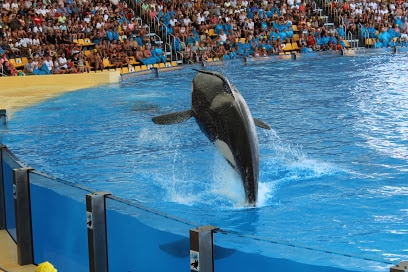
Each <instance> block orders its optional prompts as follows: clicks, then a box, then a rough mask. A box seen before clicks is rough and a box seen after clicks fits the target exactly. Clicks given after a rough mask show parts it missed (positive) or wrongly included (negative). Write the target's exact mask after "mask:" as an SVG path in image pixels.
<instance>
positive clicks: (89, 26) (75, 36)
mask: <svg viewBox="0 0 408 272" xmlns="http://www.w3.org/2000/svg"><path fill="white" fill-rule="evenodd" d="M1 3H2V6H1V17H0V34H1V49H0V54H1V59H0V62H1V65H2V67H1V68H2V70H1V72H2V73H3V74H7V75H16V74H17V73H18V71H17V70H16V69H15V67H13V64H12V63H11V62H10V61H9V59H15V58H21V57H27V63H26V64H25V67H24V73H25V74H50V73H77V72H89V71H90V68H91V67H92V68H93V69H94V70H95V71H97V70H103V69H104V68H105V66H106V65H110V66H112V67H123V66H126V65H130V63H131V61H132V60H135V61H137V62H140V63H142V64H154V63H159V62H166V61H167V57H166V52H165V51H166V50H165V49H163V44H164V45H166V44H167V42H169V43H170V44H171V45H172V46H171V48H172V50H173V53H175V52H178V53H180V52H181V54H183V57H184V59H185V60H186V61H187V62H198V61H205V60H207V59H208V58H219V59H233V58H238V57H240V58H241V57H249V56H269V55H274V54H281V53H282V52H287V51H288V50H289V49H288V45H290V47H291V48H293V50H299V51H300V52H309V51H315V50H340V49H342V48H344V47H345V46H346V44H345V42H344V41H343V39H344V38H345V35H346V33H347V32H351V33H353V34H355V35H360V36H361V37H364V38H367V37H370V38H376V39H377V41H376V44H375V45H376V46H379V47H383V46H390V45H393V44H392V43H393V42H395V39H394V38H398V41H400V42H401V41H402V42H404V41H405V42H406V38H407V26H408V0H390V1H389V2H386V1H383V0H380V1H378V0H346V1H341V0H340V1H339V0H331V1H329V5H330V6H331V9H332V10H336V11H337V14H339V15H340V16H341V18H342V19H341V20H340V21H341V25H336V26H335V25H333V26H330V27H328V26H327V24H326V22H327V21H326V20H325V19H324V18H323V17H321V16H320V15H321V14H320V12H319V11H315V9H314V8H315V3H313V2H312V0H194V1H182V0H144V1H143V2H139V1H137V2H136V4H135V7H136V8H135V9H136V10H137V11H140V14H136V13H135V11H134V10H133V9H131V8H129V7H128V5H127V4H126V3H125V2H122V1H119V0H93V1H89V0H3V1H2V2H1ZM139 16H141V18H143V21H142V20H141V19H140V17H139ZM149 22H150V23H151V22H156V23H158V24H156V25H158V27H157V28H156V29H154V27H153V24H151V25H150V26H147V25H146V23H149ZM359 26H361V27H359ZM150 30H151V31H153V32H157V33H158V35H159V36H160V37H161V39H162V41H161V42H157V40H156V39H153V38H152V37H154V36H152V35H148V34H149V31H150ZM80 40H82V41H84V40H85V41H87V42H86V43H79V41H80ZM165 47H166V46H165ZM106 59H107V60H109V61H108V62H106V61H105V60H106Z"/></svg>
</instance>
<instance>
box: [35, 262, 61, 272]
mask: <svg viewBox="0 0 408 272" xmlns="http://www.w3.org/2000/svg"><path fill="white" fill-rule="evenodd" d="M35 272H57V269H55V267H54V266H53V265H52V264H50V263H49V262H43V263H40V264H39V265H38V266H37V268H36V269H35Z"/></svg>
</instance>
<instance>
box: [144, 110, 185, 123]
mask: <svg viewBox="0 0 408 272" xmlns="http://www.w3.org/2000/svg"><path fill="white" fill-rule="evenodd" d="M192 116H193V111H192V110H186V111H178V112H173V113H169V114H164V115H159V116H155V117H153V118H152V121H153V123H155V124H158V125H172V124H179V123H182V122H184V121H187V120H188V119H190V118H191V117H192Z"/></svg>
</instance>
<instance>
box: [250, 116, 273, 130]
mask: <svg viewBox="0 0 408 272" xmlns="http://www.w3.org/2000/svg"><path fill="white" fill-rule="evenodd" d="M254 123H255V126H257V127H260V128H264V129H271V126H270V125H268V124H267V123H265V122H264V121H261V120H259V119H257V118H254Z"/></svg>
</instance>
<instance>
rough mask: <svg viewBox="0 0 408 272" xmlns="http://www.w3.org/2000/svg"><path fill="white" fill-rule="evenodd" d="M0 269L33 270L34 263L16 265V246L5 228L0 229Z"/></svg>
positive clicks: (10, 271)
mask: <svg viewBox="0 0 408 272" xmlns="http://www.w3.org/2000/svg"><path fill="white" fill-rule="evenodd" d="M0 252H1V253H0V271H7V272H27V271H30V272H34V270H35V265H32V264H31V265H24V266H20V265H18V259H17V246H16V243H15V242H14V241H13V239H11V237H10V235H9V234H8V233H7V231H5V230H0Z"/></svg>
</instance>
